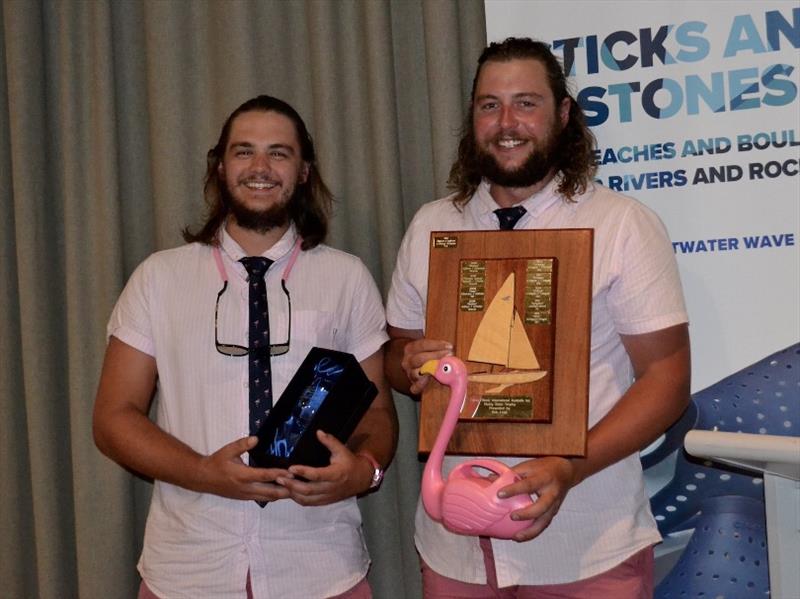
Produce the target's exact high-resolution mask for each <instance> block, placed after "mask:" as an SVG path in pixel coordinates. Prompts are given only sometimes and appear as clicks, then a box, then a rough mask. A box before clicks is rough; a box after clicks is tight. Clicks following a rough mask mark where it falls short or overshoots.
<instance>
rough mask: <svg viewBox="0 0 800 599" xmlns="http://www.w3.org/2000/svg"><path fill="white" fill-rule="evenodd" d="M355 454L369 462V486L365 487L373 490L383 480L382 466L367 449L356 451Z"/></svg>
mask: <svg viewBox="0 0 800 599" xmlns="http://www.w3.org/2000/svg"><path fill="white" fill-rule="evenodd" d="M356 455H357V456H358V457H361V458H363V459H364V460H365V461H367V462H368V463H369V467H370V472H371V476H370V483H369V487H368V488H367V490H368V491H373V490H375V489H377V488H378V487H380V486H381V482H383V474H384V468H383V466H381V464H380V462H378V460H377V459H375V456H373V455H372V454H371V453H370V452H369V451H366V450H362V451H357V452H356Z"/></svg>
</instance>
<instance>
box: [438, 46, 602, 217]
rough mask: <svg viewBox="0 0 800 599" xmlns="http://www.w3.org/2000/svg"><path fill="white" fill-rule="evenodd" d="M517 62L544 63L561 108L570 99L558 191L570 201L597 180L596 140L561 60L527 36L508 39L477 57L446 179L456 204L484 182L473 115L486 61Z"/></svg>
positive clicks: (559, 148)
mask: <svg viewBox="0 0 800 599" xmlns="http://www.w3.org/2000/svg"><path fill="white" fill-rule="evenodd" d="M518 59H534V60H538V61H539V62H541V63H542V65H543V66H544V67H545V70H546V71H547V79H548V82H549V84H550V90H551V91H552V92H553V96H554V98H555V105H556V107H558V106H559V105H560V104H561V102H562V101H563V100H564V98H569V101H570V106H569V121H568V122H567V124H566V126H565V127H564V128H563V129H562V130H561V132H560V133H559V136H558V141H557V147H556V152H555V158H556V169H557V170H558V171H561V181H560V183H559V186H558V191H559V193H561V195H563V196H564V197H565V198H566V199H567V200H568V201H569V200H571V199H572V198H573V197H574V196H576V195H578V194H581V193H583V192H584V191H586V186H587V185H588V184H589V182H590V181H591V180H592V178H593V177H594V174H595V172H596V171H597V165H596V164H595V159H594V148H595V138H594V135H593V134H592V132H591V131H590V130H589V127H588V126H587V125H586V120H585V119H584V116H583V111H582V110H581V108H580V106H578V103H577V102H576V101H575V98H573V97H572V95H571V94H570V93H569V89H568V88H567V78H566V76H565V75H564V69H563V68H562V67H561V63H559V61H558V59H557V58H556V57H555V56H554V55H553V53H552V52H551V51H550V48H548V47H547V45H546V44H544V43H542V42H539V41H534V40H532V39H530V38H527V37H522V38H519V37H509V38H507V39H505V40H504V41H502V42H493V43H491V44H489V46H488V47H487V48H486V49H485V50H484V51H483V53H482V54H481V56H480V58H478V70H477V71H476V72H475V78H474V79H473V80H472V93H471V95H470V102H469V110H468V111H467V114H466V116H465V118H464V123H463V125H462V129H461V140H460V141H459V144H458V157H457V158H456V161H455V162H454V163H453V166H452V167H451V168H450V176H449V178H448V180H447V187H448V189H450V190H452V191H455V192H456V194H455V196H454V198H453V202H455V203H456V204H457V205H464V204H466V203H467V202H468V201H469V199H470V198H471V197H472V194H474V193H475V190H476V189H477V188H478V185H479V184H480V182H481V172H480V168H479V166H478V163H477V159H476V158H477V156H476V149H477V146H476V141H475V130H474V127H473V124H472V115H473V111H474V108H475V88H476V87H477V85H478V77H479V76H480V74H481V69H482V68H483V65H484V64H485V63H487V62H509V61H511V60H518Z"/></svg>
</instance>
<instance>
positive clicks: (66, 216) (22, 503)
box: [0, 0, 485, 599]
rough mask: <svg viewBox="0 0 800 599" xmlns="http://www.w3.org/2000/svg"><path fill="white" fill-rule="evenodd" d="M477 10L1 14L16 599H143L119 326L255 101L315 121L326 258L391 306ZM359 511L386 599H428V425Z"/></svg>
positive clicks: (447, 153) (0, 558)
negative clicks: (344, 264) (106, 375)
mask: <svg viewBox="0 0 800 599" xmlns="http://www.w3.org/2000/svg"><path fill="white" fill-rule="evenodd" d="M484 43H485V25H484V13H483V1H482V0H458V1H457V0H431V1H421V0H397V1H393V2H385V1H380V0H360V1H359V0H350V1H348V0H342V1H333V0H331V1H326V0H318V1H315V0H307V1H300V0H298V1H259V2H249V1H233V0H226V1H222V0H219V1H211V0H209V1H201V0H154V1H144V2H143V1H138V0H119V1H109V0H84V1H78V0H75V1H68V0H63V1H41V0H4V1H3V2H2V5H1V8H0V294H2V296H1V297H0V311H2V316H0V360H1V362H0V369H1V370H0V373H1V374H2V378H0V595H1V596H3V597H10V598H21V599H23V598H24V599H28V598H32V597H41V598H51V597H52V598H59V599H63V598H66V597H81V598H95V597H97V598H109V597H114V598H116V597H133V596H135V595H134V594H135V589H136V588H137V586H138V577H137V574H136V572H135V563H136V560H137V557H138V553H139V549H140V546H141V535H142V527H143V522H144V517H145V515H146V510H147V505H148V501H149V493H150V486H149V485H148V484H147V483H145V482H143V481H140V480H138V479H136V478H134V477H132V476H131V475H130V474H128V473H127V472H125V471H124V470H123V469H122V468H120V467H119V466H117V465H116V464H113V463H111V462H110V461H109V460H107V459H105V458H104V457H103V456H101V455H100V454H99V452H98V451H97V450H96V449H95V447H94V444H93V442H92V437H91V412H92V403H93V400H94V393H95V389H96V385H97V379H98V374H99V369H100V365H101V362H102V356H103V352H104V348H105V324H106V321H107V318H108V315H109V314H110V311H111V308H112V306H113V304H114V302H115V300H116V297H117V295H118V294H119V292H120V291H121V289H122V286H123V284H124V283H125V281H126V279H127V277H128V276H129V275H130V273H131V271H132V270H133V268H134V267H135V266H136V265H137V264H138V263H139V262H140V261H141V260H142V259H143V258H145V257H146V256H147V255H148V254H149V253H151V252H153V251H155V250H158V249H163V248H166V247H171V246H175V245H178V244H180V243H181V238H180V230H181V229H182V228H183V227H184V226H186V225H192V226H195V225H196V224H197V223H199V222H200V221H201V219H202V214H203V205H202V193H201V191H202V182H201V180H202V176H203V174H204V170H205V160H204V157H205V152H206V151H207V149H208V148H210V147H211V146H212V145H213V144H214V142H215V141H216V136H217V135H218V132H219V129H220V127H221V125H222V121H223V120H224V118H225V116H227V114H229V113H230V112H231V111H232V110H233V109H234V108H235V107H236V106H238V105H239V104H240V103H241V102H242V101H244V100H246V99H248V98H250V97H252V96H255V95H257V94H260V93H269V94H272V95H275V96H278V97H281V98H283V99H285V100H287V101H289V102H290V103H291V104H293V105H294V106H295V107H296V108H297V109H298V110H299V112H300V113H301V114H302V115H303V116H304V118H305V119H306V121H307V123H308V125H309V127H310V129H311V131H312V134H313V135H314V137H315V139H316V142H317V146H318V152H319V155H320V158H321V167H322V172H323V175H324V176H325V177H326V179H327V181H328V184H329V185H330V187H331V188H332V190H333V192H334V194H335V195H336V196H337V198H338V200H339V201H338V202H337V205H336V215H335V220H334V225H333V232H332V235H331V238H330V240H329V242H330V243H331V244H332V245H334V246H336V247H339V248H342V249H344V250H347V251H351V252H353V253H355V254H357V255H359V256H360V257H361V258H362V259H363V260H364V261H365V263H366V264H367V265H368V267H369V268H370V270H371V272H372V273H373V275H374V277H375V279H376V281H377V282H378V284H379V286H381V288H382V289H383V290H384V291H386V289H387V288H388V284H389V280H390V277H391V272H392V268H393V265H394V258H395V252H396V250H397V247H398V245H399V242H400V239H401V237H402V234H403V231H404V229H405V225H406V224H407V223H408V221H409V220H410V218H411V216H412V215H413V213H414V211H415V210H416V208H417V207H418V206H419V205H420V204H422V203H423V202H425V201H428V200H430V199H433V198H435V197H438V196H440V195H443V193H444V183H445V180H446V177H447V172H448V169H449V165H450V163H451V161H452V159H453V156H454V149H455V144H456V141H457V133H458V129H459V126H460V124H461V119H462V115H463V110H464V108H465V102H466V98H467V96H468V92H469V87H470V84H471V77H472V73H473V69H474V65H475V60H476V58H477V56H478V53H479V52H480V50H481V48H482V47H483V45H484ZM396 401H397V406H398V410H399V413H400V419H401V431H402V432H401V446H400V450H399V452H398V455H397V457H396V459H395V462H394V465H393V466H392V468H391V469H390V471H389V474H388V477H387V480H386V483H385V484H384V486H383V488H382V490H381V491H380V493H378V494H376V495H373V496H370V497H369V498H367V499H365V500H362V510H363V513H364V519H365V529H366V531H367V537H368V542H369V545H370V551H371V553H372V555H373V559H374V563H373V568H372V570H371V573H370V579H371V582H372V585H373V589H374V591H375V596H376V597H378V598H389V599H393V598H404V597H409V598H414V597H418V596H420V590H419V573H418V567H417V558H416V554H415V552H414V549H413V539H412V532H413V511H414V505H415V502H416V497H417V491H418V488H419V473H420V465H419V462H418V461H417V455H416V426H417V421H416V418H417V415H416V406H415V405H414V404H413V403H412V402H411V401H410V400H408V399H407V398H405V397H402V396H398V397H397V398H396Z"/></svg>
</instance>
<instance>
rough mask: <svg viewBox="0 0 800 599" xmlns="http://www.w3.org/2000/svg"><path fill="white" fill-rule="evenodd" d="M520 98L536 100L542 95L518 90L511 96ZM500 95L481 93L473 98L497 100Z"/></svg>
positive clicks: (541, 98) (542, 97)
mask: <svg viewBox="0 0 800 599" xmlns="http://www.w3.org/2000/svg"><path fill="white" fill-rule="evenodd" d="M520 98H534V99H536V100H543V99H544V96H543V95H542V94H537V93H536V92H518V93H516V94H513V95H512V96H511V99H512V100H519V99H520ZM499 99H500V96H498V95H496V94H481V95H480V96H478V97H476V98H475V100H476V101H478V102H480V101H482V100H499Z"/></svg>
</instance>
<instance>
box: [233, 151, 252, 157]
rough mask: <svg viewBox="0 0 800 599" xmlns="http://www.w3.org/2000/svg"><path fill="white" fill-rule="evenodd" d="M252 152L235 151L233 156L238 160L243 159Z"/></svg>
mask: <svg viewBox="0 0 800 599" xmlns="http://www.w3.org/2000/svg"><path fill="white" fill-rule="evenodd" d="M252 153H253V152H252V151H251V150H236V152H235V154H234V156H237V157H239V158H244V157H246V156H250V155H251V154H252Z"/></svg>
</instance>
